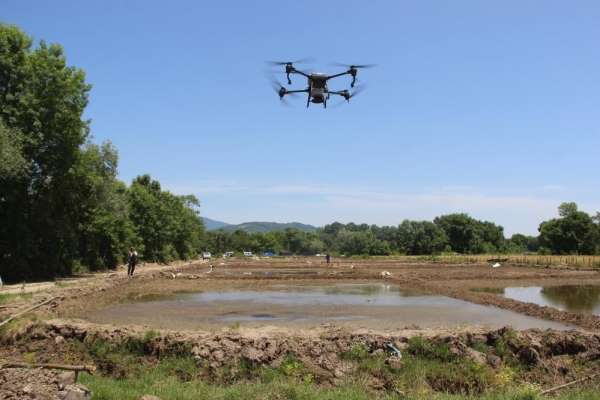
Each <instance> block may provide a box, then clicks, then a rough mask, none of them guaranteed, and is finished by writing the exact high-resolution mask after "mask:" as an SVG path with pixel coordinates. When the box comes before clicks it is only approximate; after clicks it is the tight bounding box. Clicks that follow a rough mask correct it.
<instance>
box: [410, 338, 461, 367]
mask: <svg viewBox="0 0 600 400" xmlns="http://www.w3.org/2000/svg"><path fill="white" fill-rule="evenodd" d="M406 350H407V351H408V353H409V354H412V355H414V356H417V357H422V358H426V359H429V360H439V361H446V362H450V361H454V360H456V358H457V357H456V355H455V354H453V353H452V352H450V347H449V346H448V345H447V344H446V343H434V342H432V341H430V340H427V339H425V338H423V337H422V336H414V337H412V338H410V339H409V340H408V347H407V349H406Z"/></svg>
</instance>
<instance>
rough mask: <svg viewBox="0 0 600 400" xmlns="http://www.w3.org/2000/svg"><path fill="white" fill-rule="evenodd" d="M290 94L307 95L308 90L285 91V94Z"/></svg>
mask: <svg viewBox="0 0 600 400" xmlns="http://www.w3.org/2000/svg"><path fill="white" fill-rule="evenodd" d="M290 93H308V89H303V90H286V91H285V94H290Z"/></svg>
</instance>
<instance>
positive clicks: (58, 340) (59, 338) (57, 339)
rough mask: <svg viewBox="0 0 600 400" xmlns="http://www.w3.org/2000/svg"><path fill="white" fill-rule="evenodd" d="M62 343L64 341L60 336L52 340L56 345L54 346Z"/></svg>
mask: <svg viewBox="0 0 600 400" xmlns="http://www.w3.org/2000/svg"><path fill="white" fill-rule="evenodd" d="M64 341H65V338H64V337H62V336H60V335H58V336H57V337H55V338H54V343H56V344H61V343H64Z"/></svg>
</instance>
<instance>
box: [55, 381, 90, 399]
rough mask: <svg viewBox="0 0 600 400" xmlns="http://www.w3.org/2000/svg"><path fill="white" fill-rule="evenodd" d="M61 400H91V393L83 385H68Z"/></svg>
mask: <svg viewBox="0 0 600 400" xmlns="http://www.w3.org/2000/svg"><path fill="white" fill-rule="evenodd" d="M62 396H63V397H62V400H91V399H92V392H90V391H89V390H88V388H86V387H85V386H83V385H80V384H77V385H69V386H67V387H65V390H64V392H63V394H62Z"/></svg>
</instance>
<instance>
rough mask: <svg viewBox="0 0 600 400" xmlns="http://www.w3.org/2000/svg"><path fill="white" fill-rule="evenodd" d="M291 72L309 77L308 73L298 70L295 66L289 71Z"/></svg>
mask: <svg viewBox="0 0 600 400" xmlns="http://www.w3.org/2000/svg"><path fill="white" fill-rule="evenodd" d="M291 73H292V74H298V75H302V76H304V77H306V78H309V77H310V76H309V75H308V74H307V73H306V72H302V71H300V70H299V69H296V68H294V69H293V70H292V71H291Z"/></svg>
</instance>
